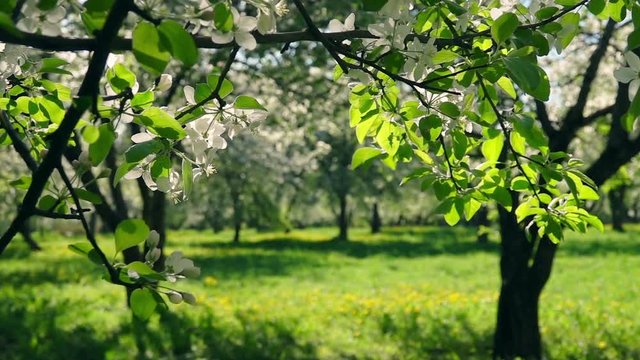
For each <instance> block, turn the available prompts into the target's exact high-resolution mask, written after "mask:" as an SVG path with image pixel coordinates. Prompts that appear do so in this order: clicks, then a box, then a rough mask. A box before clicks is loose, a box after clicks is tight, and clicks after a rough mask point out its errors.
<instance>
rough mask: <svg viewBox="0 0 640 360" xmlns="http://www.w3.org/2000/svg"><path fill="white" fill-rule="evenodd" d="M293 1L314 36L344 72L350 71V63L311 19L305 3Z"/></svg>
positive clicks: (297, 0) (298, 0)
mask: <svg viewBox="0 0 640 360" xmlns="http://www.w3.org/2000/svg"><path fill="white" fill-rule="evenodd" d="M293 3H294V4H295V5H296V7H297V8H298V11H299V12H300V15H302V18H303V19H304V22H305V23H306V24H307V27H308V29H309V31H310V32H311V34H312V35H313V36H314V38H315V39H316V40H318V41H319V42H321V43H322V45H324V47H325V49H327V51H328V52H329V54H330V55H331V57H333V58H334V59H335V61H336V62H337V63H338V66H340V68H341V69H342V71H343V72H344V73H348V72H349V66H348V64H347V63H346V62H345V61H344V60H343V59H342V58H341V57H340V56H339V55H338V53H337V52H336V51H335V50H334V48H333V46H332V44H331V43H330V42H329V40H327V38H325V37H324V35H323V34H322V32H321V31H320V30H319V29H318V27H317V26H316V25H315V24H314V23H313V20H312V19H311V16H309V13H308V12H307V9H305V7H304V5H302V1H300V0H293Z"/></svg>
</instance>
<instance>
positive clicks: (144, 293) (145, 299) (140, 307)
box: [129, 288, 158, 320]
mask: <svg viewBox="0 0 640 360" xmlns="http://www.w3.org/2000/svg"><path fill="white" fill-rule="evenodd" d="M129 303H130V304H131V311H132V312H133V315H134V316H135V317H137V318H138V319H140V320H147V319H149V317H150V316H151V314H153V312H154V311H155V310H156V306H157V305H158V304H157V303H156V300H155V298H154V297H153V294H152V293H151V290H149V289H146V288H144V289H135V290H133V292H132V293H131V298H130V299H129Z"/></svg>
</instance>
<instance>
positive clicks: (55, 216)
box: [33, 208, 80, 220]
mask: <svg viewBox="0 0 640 360" xmlns="http://www.w3.org/2000/svg"><path fill="white" fill-rule="evenodd" d="M33 215H36V216H41V217H45V218H49V219H65V220H80V215H79V214H59V213H55V212H53V211H45V210H41V209H37V208H36V209H35V210H33Z"/></svg>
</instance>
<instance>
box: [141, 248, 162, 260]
mask: <svg viewBox="0 0 640 360" xmlns="http://www.w3.org/2000/svg"><path fill="white" fill-rule="evenodd" d="M160 254H161V252H160V249H158V248H153V249H150V250H149V251H148V252H147V255H145V257H144V259H145V260H146V261H147V262H150V263H154V262H156V261H158V259H160Z"/></svg>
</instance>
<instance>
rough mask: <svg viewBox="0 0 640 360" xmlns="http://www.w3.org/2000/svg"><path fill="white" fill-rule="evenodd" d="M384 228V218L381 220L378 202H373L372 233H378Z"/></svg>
mask: <svg viewBox="0 0 640 360" xmlns="http://www.w3.org/2000/svg"><path fill="white" fill-rule="evenodd" d="M381 228H382V220H380V212H379V211H378V202H377V201H376V202H374V203H373V207H372V209H371V233H372V234H377V233H379V232H380V230H381Z"/></svg>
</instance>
